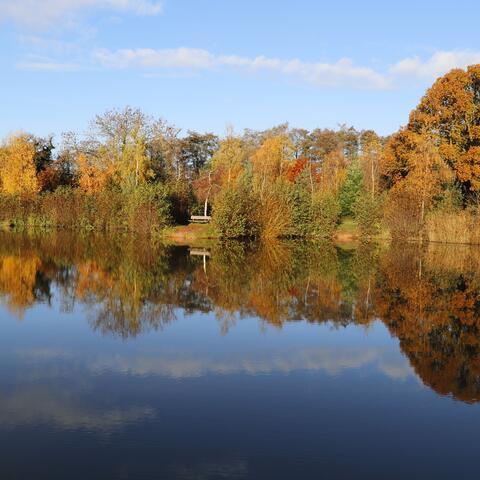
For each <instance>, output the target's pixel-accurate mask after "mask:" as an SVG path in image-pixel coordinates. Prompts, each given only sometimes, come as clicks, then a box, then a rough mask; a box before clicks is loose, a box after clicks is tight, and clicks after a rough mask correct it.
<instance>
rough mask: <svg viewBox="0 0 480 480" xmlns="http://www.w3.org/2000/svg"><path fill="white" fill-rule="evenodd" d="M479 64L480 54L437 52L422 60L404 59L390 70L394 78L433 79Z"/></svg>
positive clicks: (473, 52)
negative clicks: (454, 70) (455, 69)
mask: <svg viewBox="0 0 480 480" xmlns="http://www.w3.org/2000/svg"><path fill="white" fill-rule="evenodd" d="M475 63H480V52H475V51H471V50H456V51H438V52H435V53H434V54H433V55H431V56H430V57H429V58H427V59H425V60H422V59H421V58H420V57H418V56H413V57H409V58H405V59H403V60H400V61H399V62H397V63H395V64H394V65H393V66H392V67H391V68H390V73H391V74H392V75H395V76H402V77H413V78H419V79H429V80H430V79H434V78H436V77H439V76H440V75H443V74H445V73H447V72H448V71H450V70H452V69H453V68H465V67H467V66H468V65H473V64H475Z"/></svg>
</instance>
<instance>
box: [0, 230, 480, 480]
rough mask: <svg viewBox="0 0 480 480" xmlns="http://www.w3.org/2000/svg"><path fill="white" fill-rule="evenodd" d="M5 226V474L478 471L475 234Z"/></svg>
mask: <svg viewBox="0 0 480 480" xmlns="http://www.w3.org/2000/svg"><path fill="white" fill-rule="evenodd" d="M0 240H1V241H0V293H1V298H2V305H3V306H2V308H1V311H0V360H1V361H0V441H1V444H2V445H3V447H2V450H3V455H2V458H3V462H2V469H3V474H2V476H4V477H5V478H26V477H29V476H31V477H32V478H33V477H35V478H65V477H68V478H87V477H88V478H215V479H216V478H314V477H318V478H323V477H325V478H352V477H353V476H355V477H359V476H363V477H367V476H368V477H369V478H385V477H386V476H388V477H389V478H405V477H406V476H409V477H410V478H417V477H420V476H422V477H423V478H434V477H435V478H452V477H453V476H455V477H456V478H469V477H470V475H473V474H474V472H475V471H476V466H475V462H474V459H475V458H476V441H475V440H476V438H477V435H478V434H477V432H478V431H479V427H480V415H479V414H480V410H479V409H478V404H477V401H478V398H479V392H480V381H479V378H480V377H479V373H480V370H479V368H480V363H479V338H480V337H479V334H478V318H479V317H478V311H479V305H480V275H478V274H477V273H476V272H477V268H476V267H477V263H478V260H476V259H477V257H478V254H477V250H475V249H473V248H467V247H464V248H463V247H455V249H452V247H445V246H438V245H437V246H428V247H422V248H420V247H418V246H413V245H410V246H402V247H401V248H398V247H396V246H392V247H390V248H389V247H385V246H383V247H380V246H372V245H370V246H358V247H356V248H339V247H335V246H333V245H331V244H305V243H297V242H280V243H275V244H271V245H258V244H242V243H232V244H227V245H221V246H219V245H217V246H215V245H213V246H210V247H209V248H208V251H209V254H210V256H209V257H208V258H207V259H206V265H204V262H203V258H202V257H199V256H192V255H190V252H189V249H188V248H187V247H166V246H158V245H157V246H152V245H151V244H150V243H149V242H147V241H145V240H143V241H142V240H138V239H126V238H105V237H87V238H82V239H80V238H75V237H72V236H68V235H67V234H58V235H54V236H51V237H38V238H35V237H28V236H22V235H16V234H2V235H1V238H0ZM197 253H198V252H197ZM87 459H88V461H87Z"/></svg>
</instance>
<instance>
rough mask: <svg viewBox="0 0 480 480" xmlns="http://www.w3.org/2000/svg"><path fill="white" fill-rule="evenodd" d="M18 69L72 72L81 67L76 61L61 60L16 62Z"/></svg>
mask: <svg viewBox="0 0 480 480" xmlns="http://www.w3.org/2000/svg"><path fill="white" fill-rule="evenodd" d="M17 68H18V69H19V70H30V71H37V72H39V71H40V72H74V71H78V70H80V69H81V68H82V67H81V65H79V64H77V63H61V62H23V63H18V64H17Z"/></svg>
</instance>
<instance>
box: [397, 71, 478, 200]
mask: <svg viewBox="0 0 480 480" xmlns="http://www.w3.org/2000/svg"><path fill="white" fill-rule="evenodd" d="M479 106H480V65H472V66H470V67H468V68H467V69H466V70H462V69H454V70H452V71H450V72H449V73H447V74H446V75H444V76H443V77H441V78H439V79H438V80H437V81H436V82H435V83H434V84H433V86H432V87H431V88H430V89H429V90H428V91H427V93H426V94H425V96H424V97H423V98H422V100H421V101H420V104H419V105H418V106H417V108H415V110H413V111H412V113H411V114H410V119H409V122H408V125H407V126H406V128H405V129H404V130H402V131H400V132H399V133H398V134H397V135H396V136H395V138H394V139H393V140H392V142H393V143H392V150H393V152H392V157H391V158H390V159H389V163H390V170H391V171H392V173H393V176H389V178H388V182H389V183H392V182H394V181H395V176H398V175H399V174H400V175H401V176H405V174H406V173H408V161H406V157H407V156H408V154H409V151H411V150H416V146H415V142H416V139H418V136H420V137H428V138H430V139H431V141H432V142H433V143H434V144H435V145H436V147H437V149H438V154H439V155H440V157H441V159H442V161H443V162H444V163H445V164H446V165H447V166H448V167H449V168H450V169H451V170H452V171H453V172H454V174H455V178H456V180H457V181H458V182H459V183H460V185H461V187H462V190H463V193H464V197H465V199H466V200H468V199H470V198H471V196H472V194H476V193H477V192H479V191H480V109H479ZM416 136H417V137H416Z"/></svg>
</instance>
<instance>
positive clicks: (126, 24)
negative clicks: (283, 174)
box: [0, 0, 480, 136]
mask: <svg viewBox="0 0 480 480" xmlns="http://www.w3.org/2000/svg"><path fill="white" fill-rule="evenodd" d="M479 14H480V4H479V3H478V2H475V1H456V2H442V1H440V0H437V1H430V0H427V1H422V2H419V1H417V2H414V1H410V0H404V1H403V2H380V1H363V2H360V1H343V2H323V1H313V0H297V1H295V2H291V1H281V0H277V1H272V0H264V1H262V0H257V1H250V0H243V1H237V0H223V1H220V0H163V1H157V0H15V1H11V0H0V59H1V62H0V79H1V84H0V86H1V88H0V107H1V113H2V115H1V116H0V136H5V135H7V134H8V133H11V132H14V131H17V130H20V129H22V130H26V131H30V132H32V133H35V134H38V135H46V134H48V133H55V134H59V133H60V132H62V131H67V130H76V131H80V132H81V131H83V130H85V129H86V128H87V126H88V122H89V120H90V119H91V118H92V117H93V116H94V115H95V114H97V113H101V112H103V111H105V110H106V109H109V108H113V107H123V106H125V105H132V106H135V107H140V108H142V109H143V110H144V111H145V112H147V113H149V114H151V115H154V116H156V117H162V118H165V119H167V120H168V121H170V122H172V123H174V124H176V125H177V126H178V127H181V128H182V129H185V130H186V129H196V130H201V131H206V130H208V131H214V132H216V133H219V134H221V133H223V132H224V131H225V127H226V126H227V125H233V126H234V128H235V129H236V130H237V131H241V130H243V128H246V127H249V128H256V129H264V128H268V127H270V126H273V125H275V124H278V123H281V122H285V121H288V122H289V123H290V124H291V125H292V126H296V127H304V128H308V129H311V128H315V127H335V126H336V125H337V124H339V123H347V124H351V125H353V126H355V127H357V128H359V129H362V128H373V129H375V130H377V131H378V132H379V133H382V134H388V133H392V132H393V131H395V130H396V129H397V128H398V127H399V126H400V125H402V124H404V123H405V122H406V121H407V118H408V113H409V111H410V110H411V109H412V108H413V107H414V106H415V105H416V104H417V102H418V100H419V99H420V97H421V95H422V94H423V92H424V91H425V89H426V88H427V87H428V85H430V84H431V83H432V81H433V80H434V79H435V78H436V77H437V76H438V75H441V74H442V73H444V72H446V71H448V70H449V69H451V68H453V67H457V66H458V67H464V66H466V65H468V64H471V63H480V33H478V18H479Z"/></svg>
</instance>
